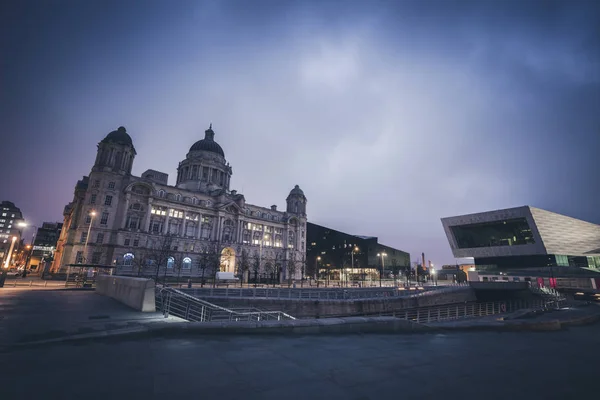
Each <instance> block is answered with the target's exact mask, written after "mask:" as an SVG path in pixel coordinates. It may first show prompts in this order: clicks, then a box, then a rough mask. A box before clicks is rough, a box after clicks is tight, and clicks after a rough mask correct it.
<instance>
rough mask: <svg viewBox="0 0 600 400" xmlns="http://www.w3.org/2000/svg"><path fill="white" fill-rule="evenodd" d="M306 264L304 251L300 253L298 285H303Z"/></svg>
mask: <svg viewBox="0 0 600 400" xmlns="http://www.w3.org/2000/svg"><path fill="white" fill-rule="evenodd" d="M307 269H308V266H307V265H306V253H302V260H301V261H300V274H301V275H302V276H301V277H300V287H304V276H305V275H306V271H307Z"/></svg>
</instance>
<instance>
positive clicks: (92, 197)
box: [90, 193, 113, 207]
mask: <svg viewBox="0 0 600 400" xmlns="http://www.w3.org/2000/svg"><path fill="white" fill-rule="evenodd" d="M97 199H98V195H97V194H96V193H92V194H91V195H90V204H96V202H97ZM112 202H113V196H111V195H109V194H107V195H106V196H104V205H105V206H108V207H110V206H112Z"/></svg>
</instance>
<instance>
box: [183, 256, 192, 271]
mask: <svg viewBox="0 0 600 400" xmlns="http://www.w3.org/2000/svg"><path fill="white" fill-rule="evenodd" d="M190 268H192V259H191V258H189V257H186V258H184V259H183V269H190Z"/></svg>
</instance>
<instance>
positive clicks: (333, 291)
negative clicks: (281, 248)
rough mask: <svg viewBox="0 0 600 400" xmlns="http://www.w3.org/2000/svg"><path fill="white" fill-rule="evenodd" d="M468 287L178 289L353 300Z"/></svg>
mask: <svg viewBox="0 0 600 400" xmlns="http://www.w3.org/2000/svg"><path fill="white" fill-rule="evenodd" d="M461 290H470V287H469V286H467V285H460V286H459V285H457V286H433V287H426V288H423V287H419V288H414V287H412V288H404V287H401V288H377V289H371V288H366V289H352V288H327V289H298V288H296V289H287V288H193V289H180V291H181V292H184V293H186V294H189V295H191V296H193V297H196V298H198V297H238V298H264V299H306V300H356V299H382V298H384V299H386V298H390V297H419V296H431V295H436V294H440V293H447V292H455V291H461Z"/></svg>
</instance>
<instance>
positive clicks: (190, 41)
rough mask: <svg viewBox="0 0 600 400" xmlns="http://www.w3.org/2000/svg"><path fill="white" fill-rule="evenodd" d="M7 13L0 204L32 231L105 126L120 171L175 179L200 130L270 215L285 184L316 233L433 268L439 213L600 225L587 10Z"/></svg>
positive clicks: (394, 5) (63, 193) (594, 15)
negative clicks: (541, 213) (124, 132)
mask: <svg viewBox="0 0 600 400" xmlns="http://www.w3.org/2000/svg"><path fill="white" fill-rule="evenodd" d="M33 6H35V7H33ZM4 7H5V8H4V9H3V10H4V11H6V12H4V11H3V12H0V15H3V17H2V18H3V21H2V22H5V23H4V24H2V28H0V29H2V31H1V33H2V35H1V36H2V39H0V40H2V42H0V43H1V44H2V50H3V54H6V55H8V56H7V57H3V59H2V60H3V61H2V63H3V64H2V66H3V67H5V68H3V74H2V78H1V79H2V81H1V83H2V86H3V88H5V89H6V90H3V91H2V92H0V106H1V107H0V118H1V119H2V121H3V122H4V126H3V127H2V129H3V142H2V145H3V148H10V149H13V150H14V151H13V150H11V151H9V152H6V156H5V157H4V158H3V159H2V161H1V163H2V170H9V169H10V171H11V173H10V174H4V175H3V176H2V178H0V188H2V189H1V191H0V197H1V198H2V199H7V200H12V201H14V202H15V203H17V204H18V205H19V206H20V207H22V209H23V211H24V212H25V214H26V216H27V217H28V218H30V219H33V220H35V221H41V220H42V219H43V220H53V219H60V217H61V214H60V213H61V211H62V207H63V205H64V204H65V203H66V202H68V201H69V200H70V198H71V196H72V191H73V185H74V183H75V181H76V180H77V179H78V178H80V177H81V176H82V175H84V174H87V173H88V172H89V169H90V167H91V163H92V162H93V159H94V154H95V144H96V143H97V142H98V141H99V140H100V139H101V138H102V137H103V136H104V135H105V134H106V133H107V132H109V131H110V130H112V129H115V128H116V127H117V126H119V125H125V126H126V127H127V128H128V130H129V132H130V133H131V135H132V137H133V139H134V141H135V145H136V149H137V151H138V157H137V158H136V161H135V165H134V172H136V173H140V172H142V171H143V170H145V169H147V168H154V169H159V170H162V171H165V172H168V173H169V174H170V175H171V176H172V177H173V176H174V173H175V168H176V165H177V163H178V162H179V161H180V160H181V159H182V158H183V157H184V156H185V154H186V152H187V150H188V148H189V146H191V144H192V143H194V141H196V140H198V139H199V138H201V137H202V136H203V132H204V129H205V128H206V127H207V125H208V123H210V122H212V123H213V124H214V128H215V131H216V139H217V141H218V142H219V143H220V144H221V145H222V146H223V148H224V149H225V153H226V156H227V158H228V160H229V161H230V162H231V164H232V165H233V169H234V177H233V180H232V183H233V185H234V186H235V188H237V189H238V190H243V192H244V193H245V194H246V198H247V199H248V201H250V202H253V203H257V204H263V205H271V204H273V203H275V204H279V206H283V204H284V200H285V196H286V195H287V193H288V191H289V190H290V189H291V188H292V187H293V185H295V184H299V185H301V186H302V188H303V189H304V190H305V192H306V194H307V196H308V198H309V205H310V208H309V212H310V219H312V220H313V221H314V222H317V223H322V224H325V225H328V226H332V227H334V228H337V229H341V230H346V231H349V232H356V233H359V234H366V235H377V236H380V238H381V240H382V241H383V242H385V243H387V244H389V245H392V246H396V247H399V248H402V249H405V250H408V251H410V252H411V253H412V254H420V253H421V252H422V251H425V252H426V253H427V254H428V258H431V260H432V261H433V262H435V263H438V264H439V263H445V262H450V261H451V255H450V252H449V249H448V246H447V244H446V243H445V238H444V234H443V231H442V229H441V224H440V222H439V218H440V217H443V216H450V215H455V214H459V213H468V212H476V211H483V210H487V209H492V208H500V207H510V206H518V205H523V204H530V205H535V206H538V207H542V208H544V207H546V208H549V209H552V210H555V211H559V212H563V213H566V214H570V215H573V216H575V217H580V218H585V219H588V220H592V221H595V222H600V219H599V218H600V217H599V216H598V214H597V205H596V204H597V201H596V200H595V199H596V198H597V196H598V194H599V193H600V187H599V185H600V179H598V173H597V171H598V169H597V154H598V149H599V148H600V143H599V141H600V139H599V137H600V135H598V130H599V127H600V120H599V118H600V117H599V114H598V113H597V111H596V110H597V109H598V98H599V93H600V87H599V76H598V71H599V70H600V68H599V60H600V57H599V53H598V47H599V46H598V45H599V44H600V43H599V37H600V35H599V30H598V29H599V28H598V24H597V23H596V21H597V20H598V19H599V18H598V17H599V9H600V7H598V6H597V4H596V3H595V2H584V1H570V2H566V1H562V2H558V1H557V2H552V1H501V2H500V1H414V2H408V1H375V0H373V1H370V2H350V1H337V2H336V1H319V2H316V1H315V2H310V1H302V2H300V1H298V2H292V1H285V2H282V1H253V2H246V1H237V2H236V1H203V2H195V1H194V2H192V1H190V2H183V1H181V2H176V3H172V2H162V1H149V2H144V4H143V6H142V5H140V3H138V2H106V1H102V2H100V1H97V2H96V1H94V2H92V1H90V2H67V1H57V2H47V3H44V4H42V5H39V4H36V3H27V2H20V3H18V4H17V3H15V4H13V5H12V6H11V7H10V8H7V6H6V5H4ZM171 182H172V180H171ZM413 258H414V257H413Z"/></svg>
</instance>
